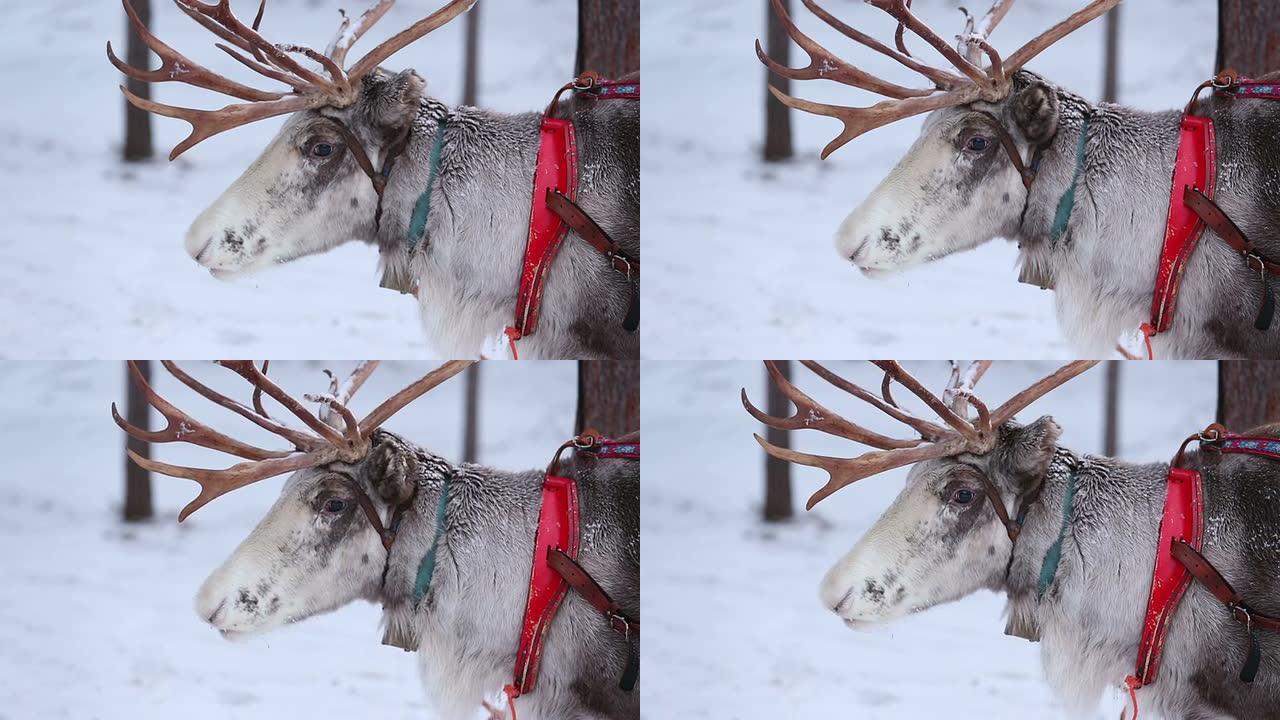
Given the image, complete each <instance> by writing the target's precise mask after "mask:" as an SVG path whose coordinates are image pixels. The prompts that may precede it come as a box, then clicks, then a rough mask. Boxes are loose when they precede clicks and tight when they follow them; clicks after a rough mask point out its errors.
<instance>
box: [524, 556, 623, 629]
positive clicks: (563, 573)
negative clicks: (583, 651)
mask: <svg viewBox="0 0 1280 720" xmlns="http://www.w3.org/2000/svg"><path fill="white" fill-rule="evenodd" d="M547 564H548V565H550V566H551V569H552V570H555V571H556V573H558V574H559V575H560V577H562V578H564V581H565V582H566V583H568V584H569V587H571V588H573V589H574V590H575V591H577V593H578V594H579V595H581V596H582V599H583V600H586V601H587V602H589V603H591V607H594V608H595V609H596V610H597V611H599V612H600V614H601V615H604V617H605V619H606V620H608V621H609V627H611V628H613V629H614V631H615V632H617V633H618V634H619V635H621V636H623V637H624V638H626V639H628V640H631V639H633V638H637V637H639V636H640V621H639V620H633V619H631V618H629V617H627V615H626V613H624V612H622V607H621V606H620V605H618V603H616V602H614V600H613V598H611V597H609V593H606V592H605V591H604V588H602V587H600V583H598V582H596V581H595V578H593V577H591V575H590V574H589V573H588V572H587V571H586V570H584V569H583V568H582V566H581V565H579V564H578V563H577V561H575V560H574V559H573V558H571V557H569V556H568V555H566V554H565V553H563V552H561V551H560V550H558V549H556V548H551V549H550V550H548V551H547Z"/></svg>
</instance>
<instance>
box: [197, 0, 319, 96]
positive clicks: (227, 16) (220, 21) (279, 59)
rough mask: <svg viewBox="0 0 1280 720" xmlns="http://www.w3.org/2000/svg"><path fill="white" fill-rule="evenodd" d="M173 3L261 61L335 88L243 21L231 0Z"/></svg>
mask: <svg viewBox="0 0 1280 720" xmlns="http://www.w3.org/2000/svg"><path fill="white" fill-rule="evenodd" d="M173 3H174V4H175V5H177V6H178V9H179V10H181V11H182V12H184V13H186V15H187V16H188V17H190V18H191V19H192V20H195V21H196V22H198V23H200V25H201V26H203V27H204V28H205V29H206V30H208V31H209V32H211V33H213V34H215V35H217V36H218V37H220V38H222V39H223V40H226V41H227V42H229V43H232V44H234V45H235V46H237V47H239V48H240V49H242V50H245V51H248V52H249V53H252V54H253V56H254V57H255V58H256V59H257V60H258V61H259V62H269V63H271V64H272V65H275V66H276V67H278V68H280V69H281V70H284V71H286V72H289V73H292V74H293V75H296V76H297V77H298V79H300V80H302V81H303V82H304V83H306V84H309V85H315V86H318V87H327V88H331V89H334V85H333V84H332V83H330V82H329V81H328V80H326V79H324V78H323V77H322V76H320V75H317V74H316V73H314V72H312V71H310V70H308V69H307V68H305V67H303V66H302V65H301V64H300V63H298V62H297V61H296V60H294V59H293V58H291V57H289V54H288V53H287V52H285V51H284V50H283V49H281V48H279V47H277V46H276V45H274V44H272V43H271V42H270V41H268V40H267V39H266V38H264V37H262V36H261V35H259V34H258V32H257V31H256V30H254V29H253V28H251V27H249V26H248V25H245V24H244V23H242V22H240V19H239V18H237V17H236V16H235V13H233V12H231V0H218V1H217V2H216V3H214V4H213V5H206V4H205V3H202V2H200V1H199V0H173Z"/></svg>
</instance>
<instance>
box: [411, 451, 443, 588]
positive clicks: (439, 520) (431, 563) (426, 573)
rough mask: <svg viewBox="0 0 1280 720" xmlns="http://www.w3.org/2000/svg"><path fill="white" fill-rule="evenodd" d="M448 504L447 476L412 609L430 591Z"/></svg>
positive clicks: (416, 586) (421, 566)
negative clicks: (429, 547) (434, 530)
mask: <svg viewBox="0 0 1280 720" xmlns="http://www.w3.org/2000/svg"><path fill="white" fill-rule="evenodd" d="M448 504H449V476H448V475H446V476H445V477H444V483H443V484H442V485H441V486H440V501H439V502H437V503H436V533H435V536H433V537H432V538H431V549H430V550H427V554H426V555H424V556H423V557H422V562H420V563H418V579H417V580H415V581H414V583H413V607H414V609H417V607H418V603H419V602H420V601H421V600H422V597H423V596H424V595H426V594H427V590H429V589H431V576H433V575H435V574H436V550H437V549H439V547H440V536H441V535H444V521H445V508H446V507H447V506H448Z"/></svg>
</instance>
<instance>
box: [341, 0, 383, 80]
mask: <svg viewBox="0 0 1280 720" xmlns="http://www.w3.org/2000/svg"><path fill="white" fill-rule="evenodd" d="M395 4H396V0H378V3H377V4H376V5H374V6H373V7H371V8H369V9H368V10H365V11H364V12H363V13H362V14H361V15H360V19H359V20H356V24H355V25H354V26H352V25H351V18H349V17H347V16H346V14H345V13H344V14H343V16H342V24H341V25H339V26H338V34H337V35H336V36H335V37H334V38H333V42H331V43H329V47H328V49H326V50H325V55H328V56H329V57H330V58H333V61H334V62H335V63H337V64H338V65H343V64H344V63H346V61H347V51H348V50H350V49H351V46H352V45H354V44H356V41H357V40H359V39H360V37H361V36H362V35H364V34H365V33H366V32H368V30H369V28H371V27H373V25H374V23H376V22H378V21H379V20H381V19H382V16H383V15H386V14H387V11H388V10H390V9H391V6H392V5H395Z"/></svg>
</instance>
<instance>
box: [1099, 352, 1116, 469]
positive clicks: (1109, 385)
mask: <svg viewBox="0 0 1280 720" xmlns="http://www.w3.org/2000/svg"><path fill="white" fill-rule="evenodd" d="M1102 392H1103V402H1104V408H1105V409H1104V411H1103V413H1104V417H1103V425H1102V454H1103V455H1106V456H1107V457H1115V456H1116V455H1117V454H1119V452H1120V363H1119V362H1117V361H1115V360H1112V361H1111V362H1109V363H1107V374H1106V379H1105V380H1104V381H1103V391H1102Z"/></svg>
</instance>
